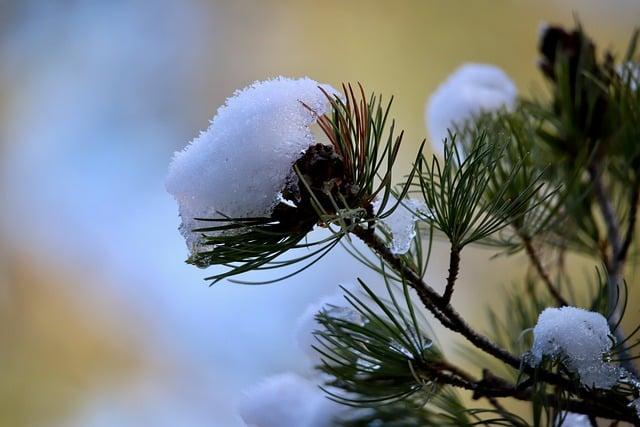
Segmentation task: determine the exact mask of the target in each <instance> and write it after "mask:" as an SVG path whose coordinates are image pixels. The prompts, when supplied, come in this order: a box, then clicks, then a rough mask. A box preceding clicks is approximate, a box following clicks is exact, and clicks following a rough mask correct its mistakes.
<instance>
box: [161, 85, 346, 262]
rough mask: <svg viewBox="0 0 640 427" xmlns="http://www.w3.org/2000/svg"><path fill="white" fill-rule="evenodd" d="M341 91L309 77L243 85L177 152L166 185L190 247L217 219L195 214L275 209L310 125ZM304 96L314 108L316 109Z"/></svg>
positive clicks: (256, 212) (266, 213) (310, 141)
mask: <svg viewBox="0 0 640 427" xmlns="http://www.w3.org/2000/svg"><path fill="white" fill-rule="evenodd" d="M318 86H320V87H322V88H323V89H324V90H326V91H327V92H328V93H336V91H335V89H333V88H332V87H330V86H328V85H321V84H319V83H318V82H316V81H315V80H311V79H309V78H301V79H289V78H284V77H278V78H275V79H272V80H266V81H262V82H255V83H253V84H252V85H250V86H248V87H246V88H244V89H242V90H239V91H236V93H235V94H234V95H233V96H232V97H230V98H229V99H227V101H226V103H225V105H223V106H222V107H220V108H219V109H218V112H217V113H216V115H215V117H214V118H213V119H212V120H211V124H210V126H209V128H208V129H207V130H206V131H204V132H201V133H200V135H199V136H198V137H197V138H195V139H194V140H193V141H191V142H190V143H189V145H188V146H187V147H186V148H185V149H184V150H182V151H179V152H177V153H176V154H175V156H174V159H173V161H172V163H171V165H170V167H169V174H168V176H167V179H166V188H167V191H168V192H169V193H171V194H172V195H173V197H174V198H175V199H176V201H177V202H178V205H179V211H180V216H181V218H182V225H181V227H180V231H181V233H182V235H183V236H184V237H185V239H186V241H187V246H188V247H189V249H190V250H191V251H197V249H198V241H199V239H200V235H201V234H200V233H193V232H192V231H191V230H193V229H194V228H198V227H203V226H207V225H210V224H211V223H210V222H202V221H196V220H194V218H215V217H218V218H220V216H221V214H222V215H225V216H229V217H235V218H245V217H255V216H269V215H270V214H271V213H272V212H273V208H274V207H275V205H276V204H277V203H278V201H279V199H280V192H281V190H282V189H283V187H284V185H285V183H286V180H287V178H288V177H289V176H290V174H291V167H292V166H293V164H294V163H295V161H296V160H297V159H298V158H299V157H300V156H301V154H302V153H303V152H304V151H305V150H306V149H307V148H308V147H309V146H310V145H312V144H314V143H315V139H314V136H313V134H312V132H311V130H310V128H309V127H310V126H311V125H312V124H313V123H314V122H315V121H316V119H317V115H316V113H317V114H319V115H321V114H324V113H325V112H326V111H327V108H328V105H329V104H328V102H327V99H326V96H325V95H324V94H323V93H322V91H321V90H320V89H319V88H318ZM303 103H304V104H305V105H306V106H308V107H309V108H310V109H311V110H313V112H312V111H309V109H308V108H306V107H305V106H304V105H303Z"/></svg>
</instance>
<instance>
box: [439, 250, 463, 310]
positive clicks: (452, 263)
mask: <svg viewBox="0 0 640 427" xmlns="http://www.w3.org/2000/svg"><path fill="white" fill-rule="evenodd" d="M459 271H460V249H459V248H458V247H456V246H452V247H451V253H450V254H449V275H448V276H447V285H446V287H445V289H444V293H443V294H442V300H443V301H444V302H445V303H447V304H448V303H449V302H450V301H451V296H452V295H453V288H454V286H455V284H456V280H457V279H458V272H459Z"/></svg>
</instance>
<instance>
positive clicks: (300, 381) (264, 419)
mask: <svg viewBox="0 0 640 427" xmlns="http://www.w3.org/2000/svg"><path fill="white" fill-rule="evenodd" d="M345 408H348V407H346V406H343V405H340V404H338V403H336V402H333V401H331V400H329V399H327V397H326V396H325V395H324V393H323V392H322V390H321V389H320V388H319V387H318V386H317V385H316V384H315V383H313V382H312V381H310V380H308V379H306V378H303V377H301V376H299V375H297V374H294V373H284V374H280V375H275V376H273V377H269V378H267V379H266V380H265V381H263V382H262V383H260V384H258V385H257V386H256V387H254V388H253V389H252V390H250V391H249V392H248V393H246V395H245V396H243V398H242V399H241V400H240V402H239V405H238V412H239V414H240V417H241V418H242V419H243V420H244V422H245V423H247V425H248V426H250V427H331V426H334V425H335V421H336V419H337V418H338V417H340V416H341V415H342V414H343V413H344V412H345V411H346V409H345Z"/></svg>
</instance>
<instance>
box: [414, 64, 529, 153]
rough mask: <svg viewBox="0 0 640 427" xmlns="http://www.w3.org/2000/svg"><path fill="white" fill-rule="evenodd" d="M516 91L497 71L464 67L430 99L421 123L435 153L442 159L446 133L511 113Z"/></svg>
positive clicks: (500, 71)
mask: <svg viewBox="0 0 640 427" xmlns="http://www.w3.org/2000/svg"><path fill="white" fill-rule="evenodd" d="M516 96H517V89H516V86H515V84H514V83H513V81H512V80H511V79H510V78H509V76H507V74H506V73H505V72H504V71H502V70H501V69H500V68H498V67H496V66H493V65H488V64H473V63H470V64H464V65H462V66H461V67H459V68H458V69H457V70H456V71H455V72H454V73H453V74H451V75H450V76H449V77H448V78H447V80H445V81H444V83H442V84H441V85H440V86H439V87H438V89H436V91H435V92H434V93H433V94H432V95H431V97H430V98H429V101H428V102H427V107H426V110H425V121H426V124H427V128H428V130H429V137H430V139H431V145H432V147H433V150H434V152H435V153H437V154H439V155H440V156H443V155H444V140H445V139H448V137H449V130H451V132H452V133H455V132H456V130H459V129H462V128H463V127H464V126H465V124H466V123H467V122H468V121H471V120H474V119H475V118H477V117H478V116H480V115H481V114H482V113H491V112H494V111H498V110H500V109H502V108H505V109H507V110H512V109H513V108H514V107H515V104H516Z"/></svg>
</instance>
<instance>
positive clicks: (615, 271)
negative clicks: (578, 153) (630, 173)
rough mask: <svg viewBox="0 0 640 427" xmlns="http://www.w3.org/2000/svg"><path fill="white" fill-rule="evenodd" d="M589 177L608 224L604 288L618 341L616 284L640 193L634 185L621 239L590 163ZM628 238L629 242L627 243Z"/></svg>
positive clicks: (626, 361) (627, 364)
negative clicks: (628, 216) (625, 233)
mask: <svg viewBox="0 0 640 427" xmlns="http://www.w3.org/2000/svg"><path fill="white" fill-rule="evenodd" d="M589 178H590V179H591V183H592V186H593V194H594V196H595V200H596V202H597V204H598V206H599V207H600V212H601V213H602V218H603V220H604V222H605V225H606V227H607V239H608V241H609V245H610V246H611V251H610V252H611V253H610V254H607V253H606V252H603V254H602V257H603V261H604V264H605V266H606V267H607V284H608V286H607V289H608V295H607V297H608V301H609V311H610V313H611V314H610V315H609V319H608V322H609V325H610V326H611V330H612V332H613V334H614V335H615V337H616V340H617V341H618V342H620V341H622V340H624V332H623V331H622V327H621V325H620V320H621V313H620V310H619V304H618V302H619V301H620V291H619V286H620V283H621V282H622V280H623V278H622V276H623V273H624V264H625V261H626V254H627V251H628V247H629V246H630V245H631V240H632V239H633V228H634V227H635V217H636V212H635V211H636V210H637V202H638V197H640V194H636V193H637V192H638V191H640V190H638V188H637V186H636V187H635V188H634V193H633V195H632V199H633V200H634V203H633V206H632V207H631V209H632V210H633V212H632V213H631V217H630V219H629V226H630V227H631V228H630V229H629V228H628V229H627V235H626V237H625V241H624V242H622V241H621V237H620V223H619V221H618V217H617V215H616V213H615V210H614V209H613V204H612V203H611V200H610V198H609V196H608V195H607V191H606V189H605V186H604V183H603V181H602V173H601V170H600V168H599V167H598V166H597V165H595V164H593V165H592V166H591V167H589ZM627 240H628V243H627ZM627 353H628V352H627V351H626V350H625V349H624V348H623V349H621V351H620V355H621V360H623V362H622V366H623V367H624V368H625V369H627V370H628V371H629V372H631V373H632V374H633V375H634V376H636V377H638V370H637V369H636V367H635V365H634V364H633V360H632V358H631V357H629V354H627Z"/></svg>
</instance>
